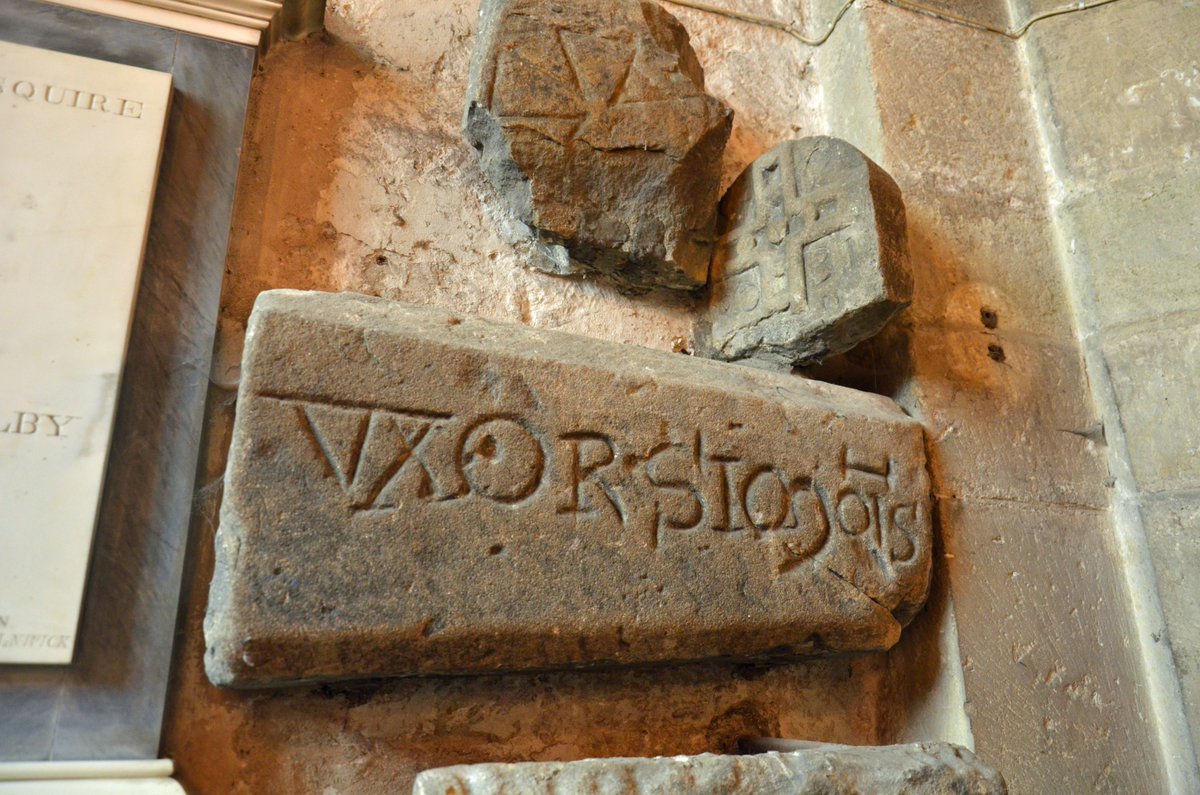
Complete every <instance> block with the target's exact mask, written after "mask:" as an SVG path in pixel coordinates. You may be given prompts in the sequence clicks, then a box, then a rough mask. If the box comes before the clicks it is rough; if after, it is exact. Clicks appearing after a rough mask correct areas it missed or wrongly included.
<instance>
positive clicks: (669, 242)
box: [464, 0, 733, 290]
mask: <svg viewBox="0 0 1200 795" xmlns="http://www.w3.org/2000/svg"><path fill="white" fill-rule="evenodd" d="M732 123H733V114H732V112H731V111H730V110H729V108H728V107H726V106H725V105H724V103H722V102H720V101H719V100H717V99H715V98H713V97H711V96H709V95H708V94H706V93H705V91H704V71H703V69H702V68H701V66H700V62H699V60H697V58H696V54H695V52H693V50H692V47H691V44H690V43H689V41H688V35H687V31H685V30H684V28H683V26H682V25H680V24H679V22H678V21H677V20H676V19H675V18H674V17H672V16H671V15H670V14H668V13H666V12H665V11H663V10H662V9H661V8H660V7H659V6H658V5H657V4H655V3H652V2H648V0H579V1H578V2H572V3H558V2H552V0H485V2H484V3H483V6H482V8H481V10H480V22H479V28H478V31H477V33H476V42H475V53H474V57H473V59H472V62H471V71H470V78H469V83H468V88H467V110H466V118H465V121H464V133H465V134H466V137H467V139H468V140H469V141H470V142H471V144H472V145H473V146H475V147H476V148H477V149H478V150H479V151H480V153H481V157H482V164H483V170H484V172H485V173H486V174H487V176H488V177H489V179H490V180H491V182H492V183H493V184H494V185H495V186H496V188H497V190H498V191H499V192H500V193H501V195H502V196H503V199H504V201H505V204H506V206H507V208H508V210H509V212H510V213H511V214H512V215H513V216H514V217H515V218H516V219H517V220H518V221H519V222H520V223H521V224H523V225H525V226H526V227H527V228H528V229H527V232H528V234H529V235H530V236H532V237H533V238H534V239H535V240H536V244H535V248H536V250H537V251H538V253H539V254H540V256H538V257H535V258H534V260H533V264H535V265H537V266H538V267H541V268H543V269H544V270H548V271H551V272H554V273H560V274H573V273H580V272H581V271H582V270H583V269H590V270H595V271H599V272H602V273H605V274H607V275H608V276H609V277H610V278H612V279H614V280H616V281H617V282H618V283H620V284H622V285H623V286H625V287H626V288H628V289H633V290H638V289H645V288H650V287H667V288H674V289H683V290H691V289H695V288H698V287H701V286H703V285H704V284H705V282H706V281H707V278H708V266H709V260H710V259H711V256H712V249H713V231H714V224H715V219H716V205H717V198H718V195H719V194H718V190H719V189H720V179H721V155H722V152H723V151H724V148H725V143H726V141H727V140H728V138H729V133H730V129H731V127H732Z"/></svg>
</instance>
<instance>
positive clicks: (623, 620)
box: [205, 291, 930, 686]
mask: <svg viewBox="0 0 1200 795" xmlns="http://www.w3.org/2000/svg"><path fill="white" fill-rule="evenodd" d="M242 372H243V380H242V383H241V388H240V390H241V391H240V394H239V398H238V411H237V419H236V423H235V427H234V432H233V440H232V448H231V451H230V460H229V468H228V471H227V473H226V492H225V501H224V504H223V506H222V513H221V527H220V531H219V533H218V540H217V562H216V572H215V575H214V578H213V584H212V590H211V594H210V602H209V609H208V617H207V622H206V626H205V631H206V636H207V641H208V658H207V666H208V672H209V676H210V678H211V679H212V680H213V681H214V682H216V683H218V684H222V685H235V686H255V685H270V684H276V683H284V682H297V681H304V680H316V679H334V678H347V677H370V676H383V675H407V674H420V673H431V672H482V671H499V670H509V669H540V668H556V667H572V666H595V665H607V664H627V663H649V662H664V661H674V660H689V659H699V658H754V657H763V656H771V655H779V656H782V655H793V654H805V653H823V652H831V651H848V650H860V649H862V650H865V649H885V648H888V647H890V646H891V645H892V644H893V643H895V642H896V640H897V639H898V637H899V634H900V628H901V626H902V625H903V624H905V623H907V621H908V620H909V619H910V618H911V617H912V615H913V614H914V613H915V611H916V610H917V609H918V608H919V607H920V605H921V603H922V601H923V600H924V598H925V594H926V591H927V587H928V577H929V568H930V516H929V503H928V492H929V482H928V478H927V475H926V473H925V469H924V465H925V456H924V446H923V438H922V431H921V428H920V426H919V425H918V424H917V423H916V422H915V421H913V420H912V419H910V418H908V417H907V416H905V415H904V414H903V413H902V412H901V411H900V410H899V409H898V408H897V407H896V406H895V404H894V403H892V402H891V401H890V400H888V399H886V398H883V397H879V396H876V395H868V394H865V393H859V392H854V391H852V390H849V389H845V388H842V387H836V386H831V385H828V384H821V383H817V382H813V381H806V380H804V379H801V378H796V377H792V376H789V375H783V374H778V373H771V372H767V371H761V370H757V369H753V368H747V367H738V366H734V365H730V364H725V363H721V362H712V361H706V360H702V359H694V358H691V357H687V356H683V355H679V354H669V353H664V352H658V351H651V350H647V349H644V348H638V347H634V346H624V345H616V344H612V343H605V342H599V341H596V340H589V339H585V338H582V337H576V336H573V335H569V334H563V333H561V332H552V331H540V330H533V329H528V328H525V327H523V326H513V325H502V324H495V323H490V322H486V321H483V320H479V319H475V318H471V317H463V316H459V315H456V314H453V313H450V312H446V311H442V310H438V309H430V308H421V307H415V306H408V305H404V304H398V303H392V302H388V301H382V300H379V299H372V298H365V297H362V296H356V295H351V294H323V293H297V292H291V291H274V292H268V293H263V294H262V295H261V296H260V298H259V300H258V303H257V305H256V308H255V310H254V313H253V315H252V317H251V320H250V326H249V330H248V334H247V340H246V352H245V358H244V361H243V370H242Z"/></svg>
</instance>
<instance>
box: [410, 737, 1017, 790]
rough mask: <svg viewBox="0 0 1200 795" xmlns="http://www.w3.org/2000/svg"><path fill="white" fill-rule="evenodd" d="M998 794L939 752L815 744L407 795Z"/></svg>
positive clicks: (559, 771)
mask: <svg viewBox="0 0 1200 795" xmlns="http://www.w3.org/2000/svg"><path fill="white" fill-rule="evenodd" d="M508 792H519V793H521V795H558V793H564V792H571V793H576V792H578V793H584V792H587V793H594V795H651V793H653V795H675V793H678V795H761V793H772V795H818V794H819V795H859V793H871V795H962V794H963V793H971V795H1005V794H1006V793H1007V792H1008V788H1007V787H1006V786H1005V783H1004V778H1003V777H1002V776H1001V775H1000V774H999V773H998V772H996V771H995V770H993V769H991V768H990V767H988V766H987V765H984V764H983V763H982V762H980V761H979V760H978V759H976V758H975V755H974V754H972V753H971V752H970V751H968V750H966V749H965V748H960V747H958V746H955V745H950V744H948V743H921V744H913V745H891V746H884V747H875V748H872V747H862V748H860V747H852V746H846V745H816V744H814V747H813V748H811V749H807V750H803V751H790V752H787V753H779V752H774V751H772V752H769V753H763V754H749V755H745V756H716V755H714V754H701V755H699V756H674V757H658V758H655V759H585V760H583V761H580V762H525V763H518V764H482V765H458V766H455V767H443V768H438V769H436V770H426V771H425V772H423V773H421V774H420V775H418V776H417V779H416V781H415V782H414V784H413V795H502V793H508Z"/></svg>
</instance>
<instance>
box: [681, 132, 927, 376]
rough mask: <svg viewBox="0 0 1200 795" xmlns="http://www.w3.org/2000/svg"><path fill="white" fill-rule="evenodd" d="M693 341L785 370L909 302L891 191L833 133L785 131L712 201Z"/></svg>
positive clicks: (841, 347)
mask: <svg viewBox="0 0 1200 795" xmlns="http://www.w3.org/2000/svg"><path fill="white" fill-rule="evenodd" d="M720 224H721V238H720V242H719V244H718V249H717V253H716V255H715V257H714V260H713V267H712V278H711V284H710V290H711V293H710V297H709V304H708V307H707V309H706V310H705V312H704V314H703V316H702V318H701V321H700V323H698V325H697V333H696V336H697V350H698V351H699V352H700V353H701V354H702V355H704V356H708V357H710V358H716V359H723V360H726V361H737V360H747V361H749V362H750V363H753V364H761V365H765V366H773V367H781V368H790V367H792V366H795V365H804V364H811V363H815V362H818V361H820V360H821V359H823V358H825V357H826V356H829V355H832V354H836V353H842V352H844V351H847V350H849V349H850V348H852V347H854V346H855V345H857V344H858V343H859V342H861V341H862V340H864V339H866V338H867V337H870V336H872V335H873V334H875V333H876V332H878V331H879V330H880V329H881V328H883V326H884V324H885V323H887V322H888V321H889V320H890V319H891V318H892V317H893V316H894V315H895V314H896V313H897V312H899V311H900V310H902V309H904V308H905V307H906V306H908V304H909V302H910V301H911V300H912V275H911V273H910V271H909V263H908V244H907V232H906V228H905V219H904V203H903V201H902V200H901V197H900V189H899V188H898V187H897V186H896V183H895V182H894V181H893V180H892V178H891V177H890V176H888V174H887V173H886V172H885V171H884V170H883V169H881V168H880V167H879V166H878V165H876V164H875V163H874V162H872V161H871V159H870V158H868V157H867V156H866V155H864V154H863V153H862V152H860V151H859V150H858V149H856V148H854V147H853V146H851V145H850V144H848V143H846V142H845V141H842V140H840V139H837V138H828V137H824V136H818V137H813V138H803V139H801V140H798V141H786V142H784V143H782V144H780V145H779V146H776V147H775V148H774V149H772V150H771V151H769V152H767V153H766V154H765V155H763V156H761V157H759V158H758V159H757V160H755V161H754V162H753V163H751V164H750V165H749V166H748V167H747V168H746V170H745V171H744V172H743V173H742V175H741V176H740V177H739V178H738V179H737V181H736V182H735V183H734V184H733V186H732V187H730V189H729V191H728V192H727V193H726V194H725V197H724V198H723V199H722V200H721V220H720Z"/></svg>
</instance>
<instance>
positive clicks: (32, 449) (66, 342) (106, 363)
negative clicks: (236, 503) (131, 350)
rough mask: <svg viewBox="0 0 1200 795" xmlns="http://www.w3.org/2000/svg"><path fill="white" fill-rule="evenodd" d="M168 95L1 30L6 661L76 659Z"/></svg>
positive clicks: (130, 71) (2, 636)
mask: <svg viewBox="0 0 1200 795" xmlns="http://www.w3.org/2000/svg"><path fill="white" fill-rule="evenodd" d="M170 96H171V76H170V75H169V74H164V73H161V72H153V71H150V70H147V69H137V68H134V67H131V66H124V65H121V64H113V63H108V62H106V61H97V60H93V59H91V58H80V57H78V56H74V55H65V54H63V53H57V52H51V51H48V50H40V49H35V48H32V47H23V46H19V45H15V44H8V43H4V42H0V143H2V144H3V152H4V153H3V155H0V663H68V662H70V661H71V656H72V652H73V649H74V646H75V633H76V629H77V624H78V622H79V609H80V602H81V599H82V596H83V587H84V581H85V578H86V574H87V565H88V558H89V554H90V550H91V543H92V535H93V532H94V529H95V524H96V514H97V510H98V508H99V503H100V494H101V487H102V485H103V481H104V470H105V465H106V461H107V457H108V447H109V440H110V438H111V436H112V427H113V415H114V411H115V408H116V403H117V393H118V390H119V388H120V381H121V371H122V369H123V365H124V359H125V349H126V343H127V341H128V338H129V325H130V318H131V316H132V313H133V305H134V300H135V298H136V296H137V285H138V275H139V272H140V269H141V261H142V251H143V249H144V247H145V242H146V232H147V229H148V227H149V220H150V207H151V202H152V199H153V195H154V183H155V177H156V174H157V171H158V160H159V153H160V151H161V149H162V139H163V129H164V125H165V121H166V114H167V107H168V104H169V102H170ZM145 476H146V477H153V476H154V473H152V472H147V473H145Z"/></svg>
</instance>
